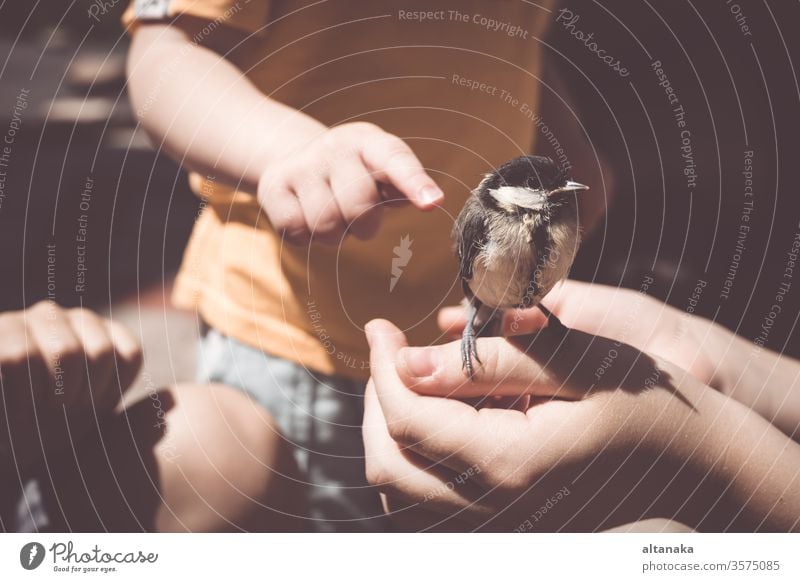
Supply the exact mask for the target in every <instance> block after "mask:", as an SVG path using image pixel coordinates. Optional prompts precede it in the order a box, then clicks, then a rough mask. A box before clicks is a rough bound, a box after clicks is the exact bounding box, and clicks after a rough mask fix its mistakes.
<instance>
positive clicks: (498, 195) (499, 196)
mask: <svg viewBox="0 0 800 582" xmlns="http://www.w3.org/2000/svg"><path fill="white" fill-rule="evenodd" d="M489 194H490V195H491V196H492V198H494V199H495V200H497V203H498V204H499V205H500V207H501V208H503V209H504V210H508V211H510V212H514V211H515V210H516V208H529V209H531V210H541V209H542V208H543V207H544V205H545V203H546V202H547V194H545V193H544V192H542V191H541V190H531V189H530V188H522V187H519V186H501V187H500V188H497V189H496V190H489Z"/></svg>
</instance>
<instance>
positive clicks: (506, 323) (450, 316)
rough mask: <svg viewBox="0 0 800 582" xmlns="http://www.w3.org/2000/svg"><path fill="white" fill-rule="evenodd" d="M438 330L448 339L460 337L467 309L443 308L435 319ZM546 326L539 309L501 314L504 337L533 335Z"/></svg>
mask: <svg viewBox="0 0 800 582" xmlns="http://www.w3.org/2000/svg"><path fill="white" fill-rule="evenodd" d="M437 322H438V324H439V329H441V330H442V332H444V333H446V334H448V335H449V336H450V337H453V338H457V337H461V333H462V332H463V331H464V328H465V327H466V325H467V309H466V307H463V306H454V307H444V308H442V309H440V310H439V314H438V317H437ZM546 326H547V317H545V315H544V313H542V311H541V310H540V309H537V308H536V307H532V308H530V309H511V310H508V311H506V312H504V313H503V325H502V328H501V329H502V334H503V335H504V336H511V335H525V334H530V333H534V332H535V331H538V330H540V329H542V328H543V327H546Z"/></svg>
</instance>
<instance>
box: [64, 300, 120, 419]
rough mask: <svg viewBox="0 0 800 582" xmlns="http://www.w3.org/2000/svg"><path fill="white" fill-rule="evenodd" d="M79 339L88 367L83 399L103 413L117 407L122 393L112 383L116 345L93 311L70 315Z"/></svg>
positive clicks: (71, 313) (77, 310)
mask: <svg viewBox="0 0 800 582" xmlns="http://www.w3.org/2000/svg"><path fill="white" fill-rule="evenodd" d="M67 317H68V318H69V320H70V323H71V325H72V329H73V331H74V332H75V335H76V336H77V338H78V341H80V343H81V345H82V346H83V353H84V366H85V370H86V376H87V380H88V387H89V390H87V391H86V393H85V394H84V395H83V396H82V398H81V401H83V402H86V403H87V404H89V403H90V405H91V406H92V407H94V408H96V409H98V410H99V411H100V412H104V411H106V410H108V409H110V408H112V407H113V405H114V404H115V403H116V401H117V397H115V395H116V394H118V391H117V390H116V387H115V386H114V383H113V381H112V378H113V374H114V345H113V343H112V342H111V335H110V333H109V331H108V328H107V327H106V325H105V324H104V323H103V320H102V318H100V317H99V316H98V315H97V314H95V313H94V312H92V311H90V310H89V309H80V308H78V309H70V310H69V311H67Z"/></svg>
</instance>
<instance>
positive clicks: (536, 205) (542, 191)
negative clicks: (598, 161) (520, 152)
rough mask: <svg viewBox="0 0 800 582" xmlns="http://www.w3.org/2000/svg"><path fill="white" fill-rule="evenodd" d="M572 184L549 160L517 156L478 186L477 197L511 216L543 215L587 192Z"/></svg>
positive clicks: (574, 183) (578, 185)
mask: <svg viewBox="0 0 800 582" xmlns="http://www.w3.org/2000/svg"><path fill="white" fill-rule="evenodd" d="M588 189H589V187H588V186H584V185H583V184H578V183H577V182H573V181H572V180H570V179H569V178H568V177H567V174H566V172H564V171H563V170H561V169H560V168H559V167H558V166H557V165H556V163H555V162H554V161H553V160H551V159H550V158H545V157H541V156H521V157H519V158H514V159H513V160H511V161H509V162H506V163H505V164H503V165H502V166H500V167H499V168H497V169H496V170H495V171H494V172H492V173H491V174H487V176H486V178H484V180H483V181H482V182H481V184H480V185H479V186H478V191H477V194H478V196H479V197H480V198H481V199H482V200H484V201H486V202H489V203H491V202H493V203H494V204H495V205H496V206H497V207H499V208H501V209H503V210H505V211H507V212H510V213H514V214H518V213H520V212H521V211H526V210H528V211H533V212H543V211H546V210H547V209H548V207H549V206H550V205H552V204H556V203H558V202H559V201H561V200H562V199H564V198H566V197H568V196H573V195H574V193H575V192H580V191H583V190H588Z"/></svg>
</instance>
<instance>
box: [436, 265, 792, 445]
mask: <svg viewBox="0 0 800 582" xmlns="http://www.w3.org/2000/svg"><path fill="white" fill-rule="evenodd" d="M701 285H702V284H701V283H699V284H698V287H696V289H695V291H694V295H695V296H699V295H701V294H702V292H703V287H702V286H701ZM695 301H696V299H695ZM545 304H546V305H547V307H549V308H550V310H551V311H553V313H555V314H556V315H558V317H559V319H561V321H562V322H563V323H564V324H565V325H566V326H568V327H570V328H572V329H576V330H581V331H584V332H586V333H589V334H592V335H600V336H605V337H611V338H614V339H616V340H619V341H621V342H625V343H627V344H629V345H631V346H633V347H635V348H637V349H639V350H641V351H643V352H647V353H649V354H652V355H654V356H658V357H660V358H662V359H664V360H667V361H670V362H672V363H673V364H675V365H676V366H678V367H679V368H682V369H684V370H686V371H688V372H689V373H691V374H692V375H693V376H694V377H695V378H697V379H698V380H699V381H700V382H701V383H702V384H706V385H707V386H711V387H713V388H715V389H717V390H719V391H720V392H721V393H723V394H725V395H727V396H730V397H731V398H734V399H736V400H738V401H739V402H741V403H742V404H744V405H745V406H747V407H748V408H752V409H753V410H755V411H756V412H758V413H759V414H760V415H761V416H763V417H764V418H766V419H767V420H769V421H771V422H772V423H773V424H774V425H775V426H777V427H778V428H780V429H781V430H782V431H783V432H784V433H785V434H787V435H790V436H791V435H798V434H799V433H798V427H800V399H799V398H796V397H795V394H794V393H792V390H794V392H795V393H796V392H797V390H798V389H797V388H793V386H795V385H796V382H795V378H796V377H797V375H798V373H800V363H799V362H797V361H796V360H793V359H792V358H788V357H786V356H782V355H780V354H776V353H775V352H771V351H769V350H765V349H759V348H757V347H756V346H755V345H754V344H753V343H752V342H749V341H747V340H745V339H743V338H740V337H738V336H737V335H735V334H734V333H732V332H731V331H729V330H727V329H725V328H724V327H722V326H721V325H719V324H717V323H714V322H713V321H710V320H708V319H705V318H702V317H698V316H695V315H692V314H690V313H688V312H686V311H682V310H679V309H676V308H674V307H671V306H669V305H667V304H665V303H663V302H660V301H658V300H656V299H654V298H652V297H650V296H648V295H646V294H644V293H641V292H638V291H634V290H631V289H623V288H615V287H608V286H605V285H598V284H590V283H580V282H577V281H569V280H568V281H564V283H563V284H562V285H560V286H559V287H557V288H556V289H555V290H553V291H552V292H551V293H550V294H549V295H548V296H547V297H546V299H545ZM464 324H465V310H464V309H463V308H461V307H447V308H444V309H442V310H441V311H440V312H439V326H440V327H441V328H442V330H443V331H445V332H446V333H449V334H451V335H453V336H454V337H460V334H461V330H463V328H464ZM545 325H546V319H545V317H544V315H543V314H542V312H541V311H540V310H539V309H537V308H532V309H519V310H510V311H508V312H506V313H505V314H504V319H503V334H504V335H507V336H513V335H520V334H529V333H532V332H534V331H536V330H538V329H540V328H542V327H544V326H545ZM608 365H610V363H609V362H608V361H606V362H603V363H602V364H601V367H605V366H608ZM601 371H604V370H601Z"/></svg>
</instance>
